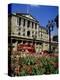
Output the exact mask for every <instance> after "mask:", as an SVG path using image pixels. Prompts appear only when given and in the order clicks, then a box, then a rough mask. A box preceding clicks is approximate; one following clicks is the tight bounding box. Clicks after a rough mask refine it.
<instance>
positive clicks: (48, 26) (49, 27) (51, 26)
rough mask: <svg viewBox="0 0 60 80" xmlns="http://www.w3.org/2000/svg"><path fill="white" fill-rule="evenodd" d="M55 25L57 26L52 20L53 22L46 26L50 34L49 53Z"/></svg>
mask: <svg viewBox="0 0 60 80" xmlns="http://www.w3.org/2000/svg"><path fill="white" fill-rule="evenodd" d="M54 25H55V22H54V21H53V20H52V21H48V24H47V26H46V27H47V29H48V33H49V52H51V31H53V27H54Z"/></svg>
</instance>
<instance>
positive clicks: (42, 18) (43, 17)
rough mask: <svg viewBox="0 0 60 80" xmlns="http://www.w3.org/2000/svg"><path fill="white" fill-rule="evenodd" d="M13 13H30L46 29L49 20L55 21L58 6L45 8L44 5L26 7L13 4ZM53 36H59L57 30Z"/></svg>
mask: <svg viewBox="0 0 60 80" xmlns="http://www.w3.org/2000/svg"><path fill="white" fill-rule="evenodd" d="M10 9H11V12H12V13H29V14H31V15H32V16H33V17H35V18H36V19H37V20H38V21H39V23H40V25H41V26H44V27H46V25H47V23H48V20H53V19H54V18H55V17H56V15H58V7H57V6H43V5H29V4H28V5H26V4H11V8H10V7H9V12H10ZM53 34H57V28H55V31H54V33H53Z"/></svg>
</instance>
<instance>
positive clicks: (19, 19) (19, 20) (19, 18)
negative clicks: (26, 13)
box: [19, 18, 21, 26]
mask: <svg viewBox="0 0 60 80" xmlns="http://www.w3.org/2000/svg"><path fill="white" fill-rule="evenodd" d="M20 25H21V18H19V26H20Z"/></svg>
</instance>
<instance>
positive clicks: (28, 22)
mask: <svg viewBox="0 0 60 80" xmlns="http://www.w3.org/2000/svg"><path fill="white" fill-rule="evenodd" d="M8 26H9V27H8V33H9V37H11V42H12V45H14V44H15V43H16V44H17V45H18V44H27V43H29V44H33V43H34V44H35V49H36V52H40V51H42V50H49V43H48V41H49V35H48V31H47V29H46V28H44V27H42V26H40V24H39V22H38V21H37V20H36V19H35V18H34V17H33V16H31V15H30V14H21V13H19V14H18V13H17V14H15V13H13V14H9V18H8Z"/></svg>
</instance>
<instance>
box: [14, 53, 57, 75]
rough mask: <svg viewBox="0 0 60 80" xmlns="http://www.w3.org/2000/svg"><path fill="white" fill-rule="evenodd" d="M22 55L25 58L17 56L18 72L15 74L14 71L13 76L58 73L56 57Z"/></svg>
mask: <svg viewBox="0 0 60 80" xmlns="http://www.w3.org/2000/svg"><path fill="white" fill-rule="evenodd" d="M24 55H25V56H23V55H22V56H21V54H20V55H19V59H18V66H19V69H18V70H19V71H18V74H16V71H15V72H14V73H13V74H15V75H19V76H25V75H42V74H57V73H58V56H52V55H51V56H50V55H40V54H38V55H37V54H35V55H34V54H26V53H25V54H24ZM15 63H16V62H15ZM15 65H16V64H15ZM18 66H17V67H18Z"/></svg>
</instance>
